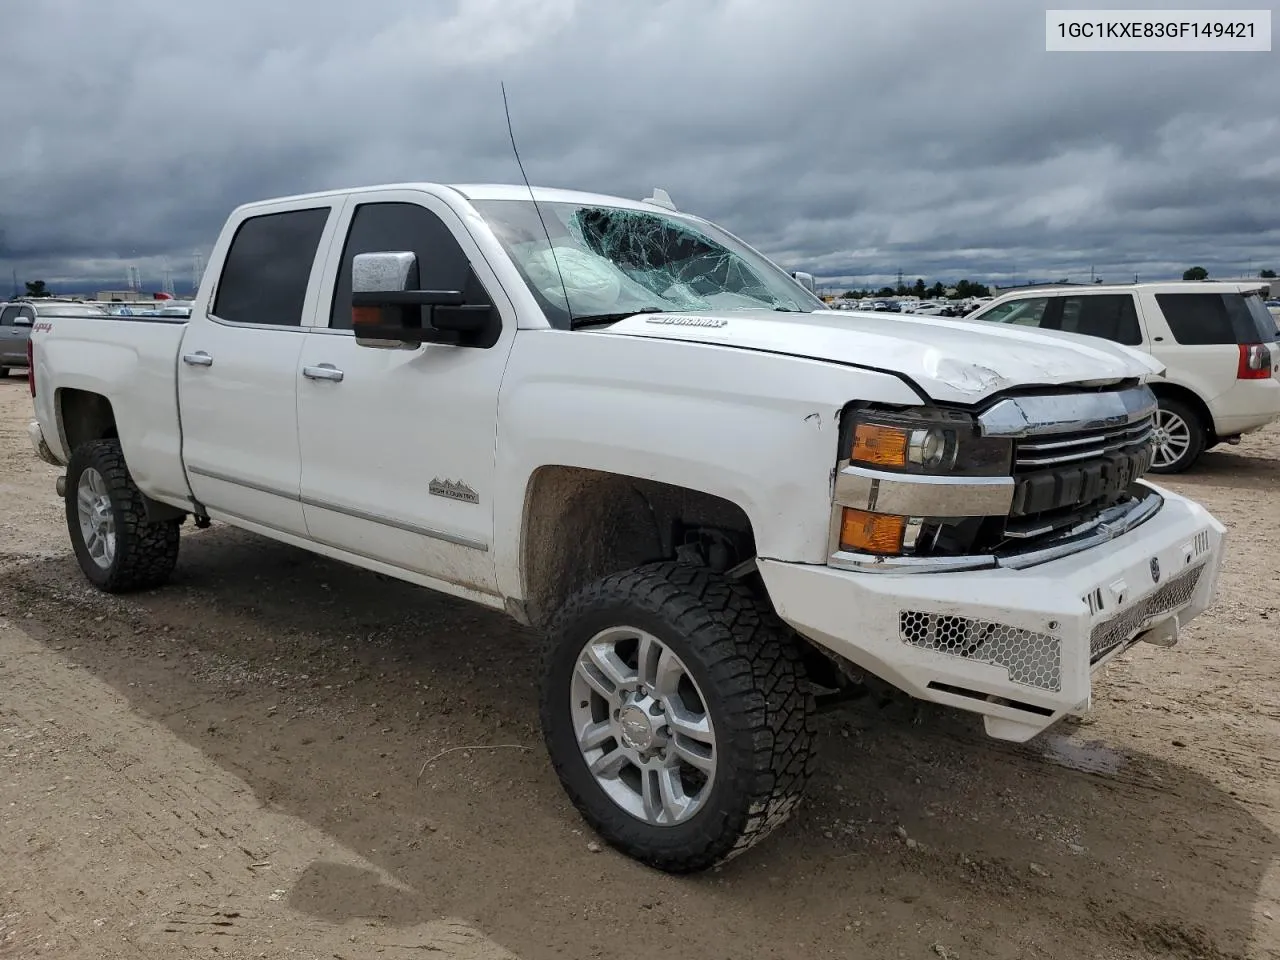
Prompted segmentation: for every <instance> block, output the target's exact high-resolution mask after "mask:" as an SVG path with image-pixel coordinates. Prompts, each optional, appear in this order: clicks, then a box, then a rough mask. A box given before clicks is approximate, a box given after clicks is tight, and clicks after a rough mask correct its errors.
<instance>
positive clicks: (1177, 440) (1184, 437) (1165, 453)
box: [1151, 397, 1209, 473]
mask: <svg viewBox="0 0 1280 960" xmlns="http://www.w3.org/2000/svg"><path fill="white" fill-rule="evenodd" d="M1208 440H1209V431H1208V430H1207V429H1206V428H1205V424H1204V422H1203V421H1202V420H1201V418H1200V414H1199V413H1197V412H1196V411H1195V410H1194V409H1192V408H1191V407H1190V406H1188V405H1187V404H1185V403H1183V402H1182V401H1181V400H1177V399H1174V398H1173V397H1160V406H1159V408H1158V409H1157V410H1156V436H1155V444H1156V452H1155V455H1154V456H1153V458H1152V461H1151V472H1152V473H1182V472H1183V471H1184V470H1187V469H1189V468H1190V467H1191V466H1192V464H1194V463H1195V462H1196V461H1197V460H1199V459H1200V455H1201V454H1202V453H1204V451H1205V446H1206V444H1207V443H1208Z"/></svg>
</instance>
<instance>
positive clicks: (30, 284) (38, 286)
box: [27, 280, 53, 297]
mask: <svg viewBox="0 0 1280 960" xmlns="http://www.w3.org/2000/svg"><path fill="white" fill-rule="evenodd" d="M27 296H28V297H52V296H53V291H52V290H50V289H49V288H48V287H47V286H46V285H45V282H44V281H43V280H28V281H27Z"/></svg>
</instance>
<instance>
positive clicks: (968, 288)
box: [955, 280, 991, 300]
mask: <svg viewBox="0 0 1280 960" xmlns="http://www.w3.org/2000/svg"><path fill="white" fill-rule="evenodd" d="M989 296H991V289H990V288H989V287H988V286H987V285H986V284H985V283H972V282H970V281H968V280H961V281H960V282H959V283H957V284H956V295H955V299H957V300H964V299H965V298H967V297H989Z"/></svg>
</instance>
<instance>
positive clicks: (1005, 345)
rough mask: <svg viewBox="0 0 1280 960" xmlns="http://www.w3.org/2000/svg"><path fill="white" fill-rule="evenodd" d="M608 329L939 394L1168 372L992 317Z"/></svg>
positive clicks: (673, 323)
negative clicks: (849, 372) (880, 377)
mask: <svg viewBox="0 0 1280 960" xmlns="http://www.w3.org/2000/svg"><path fill="white" fill-rule="evenodd" d="M602 332H605V333H608V334H614V335H622V336H634V337H657V338H660V339H664V340H689V341H692V342H695V343H707V344H718V345H721V346H726V347H738V348H741V349H747V350H763V351H767V352H769V353H785V354H790V355H792V356H796V357H805V358H809V359H814V360H831V361H834V362H837V363H848V364H854V365H857V366H862V367H871V368H874V369H877V370H884V371H888V372H891V373H897V374H901V375H902V376H903V377H906V378H907V379H908V380H910V381H911V382H912V383H914V384H915V385H916V386H917V387H919V388H920V389H921V390H923V391H924V392H925V393H926V394H928V396H929V398H930V399H932V400H935V401H939V402H950V403H975V402H977V401H980V400H982V399H984V398H985V397H988V396H990V395H991V394H993V393H997V392H999V391H1001V390H1008V389H1010V388H1013V387H1035V386H1065V385H1070V384H1081V385H1084V384H1088V385H1102V384H1106V383H1108V382H1114V381H1117V380H1124V379H1127V378H1131V377H1141V378H1144V379H1145V378H1146V377H1149V376H1150V375H1151V374H1154V373H1159V372H1161V371H1162V370H1163V367H1162V365H1161V364H1160V363H1158V362H1157V361H1155V360H1153V359H1152V358H1151V357H1150V356H1148V355H1147V354H1145V353H1141V352H1139V351H1137V350H1131V349H1129V348H1128V347H1124V346H1121V345H1120V344H1116V343H1111V342H1110V341H1107V340H1100V339H1098V338H1096V337H1085V336H1080V335H1078V334H1073V333H1062V332H1058V331H1049V330H1037V329H1035V328H1032V327H1015V326H1004V325H998V324H995V323H991V322H989V321H965V320H951V319H946V318H940V317H920V316H911V315H907V316H900V315H887V314H883V313H854V312H851V311H844V310H840V311H836V310H823V311H818V312H816V313H777V312H774V311H769V310H759V311H756V310H734V311H726V312H723V313H716V312H708V313H697V314H694V313H675V314H642V315H638V316H634V317H629V318H628V319H626V320H622V321H620V322H618V323H616V324H613V325H612V326H610V327H608V328H607V329H606V330H604V331H602Z"/></svg>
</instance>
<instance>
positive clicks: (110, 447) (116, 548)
mask: <svg viewBox="0 0 1280 960" xmlns="http://www.w3.org/2000/svg"><path fill="white" fill-rule="evenodd" d="M65 501H66V511H67V531H68V532H69V533H70V535H71V545H72V546H73V547H74V549H75V554H76V560H77V561H79V563H80V569H81V570H82V571H84V575H85V576H86V577H88V579H89V581H90V582H91V583H93V585H94V586H96V587H98V589H100V590H105V591H107V592H108V593H123V592H125V591H128V590H144V589H147V588H149V587H158V586H160V585H161V584H163V583H165V582H167V581H168V579H169V576H170V574H172V573H173V568H174V565H175V564H176V563H177V562H178V528H179V527H180V526H181V524H182V521H181V520H164V521H161V522H159V523H148V522H147V519H146V507H145V506H144V504H143V499H142V492H141V491H140V490H139V489H138V487H137V486H136V485H135V484H134V482H133V478H132V477H131V476H130V475H129V469H128V467H127V466H126V465H125V461H124V453H123V452H122V451H121V449H120V441H119V440H95V441H92V442H90V443H86V444H82V445H81V446H79V447H77V448H76V450H75V452H74V453H72V455H71V462H70V463H68V464H67V487H66V496H65Z"/></svg>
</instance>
